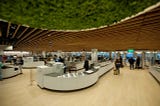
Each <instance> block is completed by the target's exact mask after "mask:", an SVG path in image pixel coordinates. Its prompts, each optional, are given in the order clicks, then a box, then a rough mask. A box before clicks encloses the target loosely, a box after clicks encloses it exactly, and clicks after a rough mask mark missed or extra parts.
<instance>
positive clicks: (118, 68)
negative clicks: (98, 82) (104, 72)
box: [114, 59, 121, 75]
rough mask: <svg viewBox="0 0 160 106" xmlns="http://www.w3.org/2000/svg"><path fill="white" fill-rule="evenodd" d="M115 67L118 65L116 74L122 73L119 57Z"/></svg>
mask: <svg viewBox="0 0 160 106" xmlns="http://www.w3.org/2000/svg"><path fill="white" fill-rule="evenodd" d="M115 67H116V70H115V71H114V74H115V75H117V74H120V67H121V63H120V60H119V59H116V61H115Z"/></svg>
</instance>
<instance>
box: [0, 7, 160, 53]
mask: <svg viewBox="0 0 160 106" xmlns="http://www.w3.org/2000/svg"><path fill="white" fill-rule="evenodd" d="M0 32H1V33H0V44H1V45H13V46H14V49H15V50H27V51H43V50H45V51H57V50H62V51H81V50H84V49H85V50H88V51H90V50H91V49H93V48H97V49H98V50H103V51H109V50H127V49H128V48H134V49H138V50H139V49H143V50H144V49H145V50H146V49H147V50H160V43H159V42H160V5H158V6H157V7H155V8H153V9H152V10H150V11H148V12H145V13H143V14H140V15H137V16H135V17H133V18H130V19H128V20H125V21H122V22H119V23H117V24H114V25H110V26H107V27H103V28H99V29H93V30H86V31H53V30H43V29H35V28H30V27H25V26H22V25H15V24H13V23H11V22H4V21H0Z"/></svg>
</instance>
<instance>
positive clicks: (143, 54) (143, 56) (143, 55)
mask: <svg viewBox="0 0 160 106" xmlns="http://www.w3.org/2000/svg"><path fill="white" fill-rule="evenodd" d="M144 59H145V53H144V51H143V52H142V69H143V68H144Z"/></svg>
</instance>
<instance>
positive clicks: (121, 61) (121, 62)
mask: <svg viewBox="0 0 160 106" xmlns="http://www.w3.org/2000/svg"><path fill="white" fill-rule="evenodd" d="M119 61H120V64H121V68H122V67H123V59H122V56H120V57H119Z"/></svg>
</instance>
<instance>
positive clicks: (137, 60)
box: [136, 56, 140, 69]
mask: <svg viewBox="0 0 160 106" xmlns="http://www.w3.org/2000/svg"><path fill="white" fill-rule="evenodd" d="M139 68H140V57H139V56H138V57H137V59H136V69H139Z"/></svg>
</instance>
